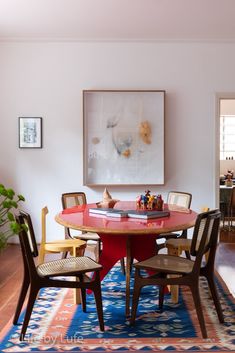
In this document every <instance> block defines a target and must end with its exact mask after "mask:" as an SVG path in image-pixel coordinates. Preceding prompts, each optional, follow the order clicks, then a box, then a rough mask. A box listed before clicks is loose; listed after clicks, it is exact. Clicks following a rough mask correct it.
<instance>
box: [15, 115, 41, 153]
mask: <svg viewBox="0 0 235 353" xmlns="http://www.w3.org/2000/svg"><path fill="white" fill-rule="evenodd" d="M19 147H20V148H42V118H25V117H24V118H19Z"/></svg>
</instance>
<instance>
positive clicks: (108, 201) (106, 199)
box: [96, 188, 119, 208]
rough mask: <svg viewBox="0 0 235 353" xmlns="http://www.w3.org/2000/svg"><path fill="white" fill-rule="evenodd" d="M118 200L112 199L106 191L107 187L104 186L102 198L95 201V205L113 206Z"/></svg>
mask: <svg viewBox="0 0 235 353" xmlns="http://www.w3.org/2000/svg"><path fill="white" fill-rule="evenodd" d="M118 201H119V200H115V199H113V198H112V196H111V194H110V193H109V192H108V190H107V188H105V189H104V192H103V200H102V201H100V202H97V203H96V206H97V207H98V208H113V207H114V205H115V204H116V203H117V202H118Z"/></svg>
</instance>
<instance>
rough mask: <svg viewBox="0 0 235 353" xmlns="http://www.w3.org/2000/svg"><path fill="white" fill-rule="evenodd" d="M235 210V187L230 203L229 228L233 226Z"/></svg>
mask: <svg viewBox="0 0 235 353" xmlns="http://www.w3.org/2000/svg"><path fill="white" fill-rule="evenodd" d="M234 211H235V187H233V189H232V193H231V197H230V201H229V205H228V230H229V231H230V230H231V227H232V226H233V215H234ZM234 216H235V215H234Z"/></svg>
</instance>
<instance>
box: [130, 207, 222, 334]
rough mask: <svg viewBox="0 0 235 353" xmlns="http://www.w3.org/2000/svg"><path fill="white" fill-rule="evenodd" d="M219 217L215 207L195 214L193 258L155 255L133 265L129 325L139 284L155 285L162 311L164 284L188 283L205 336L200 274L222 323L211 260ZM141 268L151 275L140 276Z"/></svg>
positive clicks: (216, 238) (135, 304)
mask: <svg viewBox="0 0 235 353" xmlns="http://www.w3.org/2000/svg"><path fill="white" fill-rule="evenodd" d="M220 218H221V213H220V211H219V210H213V211H208V212H204V213H201V214H199V215H198V217H197V220H196V224H195V227H194V233H193V238H192V242H191V248H190V255H191V256H193V257H194V260H190V259H187V258H183V257H178V256H173V255H163V254H158V255H156V256H154V257H152V258H150V259H147V260H145V261H142V262H139V263H137V264H135V265H134V267H135V268H136V272H135V282H134V294H133V302H132V313H131V324H132V325H133V324H134V322H135V317H136V311H137V307H138V301H139V295H140V291H141V288H142V287H144V286H147V285H155V286H159V309H160V310H162V308H163V301H164V287H165V286H167V285H184V286H188V287H189V288H190V290H191V292H192V299H193V301H194V305H195V308H196V312H197V316H198V320H199V324H200V328H201V332H202V336H203V338H207V331H206V326H205V321H204V317H203V311H202V306H201V299H200V292H199V277H200V276H205V277H206V279H207V282H208V285H209V288H210V291H211V295H212V298H213V301H214V304H215V308H216V311H217V315H218V318H219V321H220V322H221V323H223V322H224V318H223V313H222V309H221V305H220V301H219V296H218V293H217V289H216V285H215V281H214V260H215V254H216V248H217V240H218V233H219V226H220ZM208 251H209V256H208V260H207V262H206V264H205V265H202V258H203V255H204V254H206V253H207V252H208ZM141 270H148V271H153V272H155V274H154V275H151V276H147V277H146V276H145V277H144V276H142V275H141Z"/></svg>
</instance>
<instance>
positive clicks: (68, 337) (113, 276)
mask: <svg viewBox="0 0 235 353" xmlns="http://www.w3.org/2000/svg"><path fill="white" fill-rule="evenodd" d="M132 286H133V279H132ZM217 287H218V291H219V295H220V301H221V305H222V309H223V314H224V317H225V323H224V324H220V323H219V320H218V318H217V314H216V311H215V308H214V304H213V302H212V300H211V298H210V294H209V291H208V287H207V283H206V280H204V279H203V278H202V279H201V283H200V292H201V298H202V303H203V311H204V317H205V321H206V327H207V332H208V337H209V338H208V339H203V338H202V336H201V331H200V327H199V324H198V320H197V317H196V313H195V308H194V305H193V302H192V298H191V294H190V291H189V290H188V288H187V287H183V288H181V290H180V296H179V303H177V304H173V303H172V302H171V298H170V295H169V294H167V295H165V300H164V308H163V312H162V313H160V312H158V288H157V287H145V288H144V289H143V290H142V295H141V298H140V301H139V307H138V312H137V317H136V324H135V326H133V327H131V326H130V325H129V321H128V318H126V317H125V277H124V276H123V275H122V274H121V271H120V268H119V267H118V266H115V267H114V268H113V269H112V270H111V271H110V272H109V274H108V275H107V276H106V277H105V279H104V280H103V282H102V297H103V308H104V320H105V331H104V332H101V331H100V330H99V324H98V319H97V314H96V307H95V302H94V297H93V295H92V294H91V295H87V313H83V312H82V311H81V307H80V306H77V305H75V304H73V291H72V290H71V289H59V288H55V289H49V288H47V289H44V290H42V291H41V292H40V295H39V298H38V300H37V301H36V304H35V306H34V310H33V313H32V316H31V320H30V323H29V326H28V329H27V334H26V337H25V341H24V342H20V341H19V335H20V331H21V323H22V319H23V315H21V317H20V319H19V324H18V325H17V326H13V325H12V323H11V322H10V323H9V324H8V325H7V327H6V328H5V329H4V330H3V331H2V332H1V343H0V352H17V353H18V352H117V353H118V352H122V351H125V352H142V351H143V352H148V351H150V352H151V351H154V352H182V351H187V352H217V353H218V352H235V301H234V298H233V297H232V296H231V294H229V292H228V290H227V288H226V286H225V284H224V282H223V281H222V280H221V278H219V277H218V276H217Z"/></svg>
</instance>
